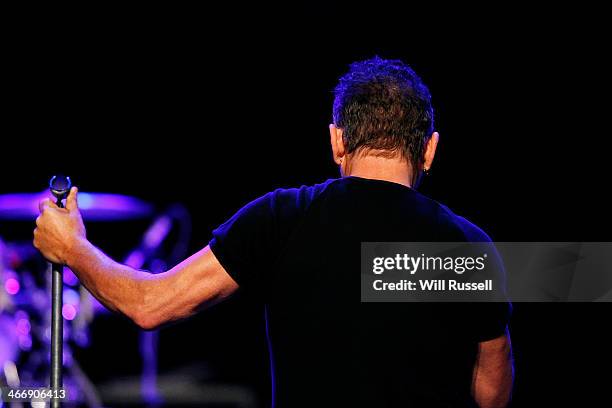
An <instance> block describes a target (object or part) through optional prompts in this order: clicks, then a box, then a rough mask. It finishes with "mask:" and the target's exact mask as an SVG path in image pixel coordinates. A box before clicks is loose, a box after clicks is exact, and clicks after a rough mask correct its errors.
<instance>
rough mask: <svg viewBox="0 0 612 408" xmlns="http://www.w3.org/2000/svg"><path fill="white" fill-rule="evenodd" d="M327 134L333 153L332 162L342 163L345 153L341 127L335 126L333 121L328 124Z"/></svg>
mask: <svg viewBox="0 0 612 408" xmlns="http://www.w3.org/2000/svg"><path fill="white" fill-rule="evenodd" d="M329 136H330V142H331V148H332V152H333V154H334V162H336V164H337V165H340V164H342V160H343V158H344V155H345V149H344V138H343V137H342V129H341V128H339V127H336V125H334V124H333V123H332V124H331V125H329Z"/></svg>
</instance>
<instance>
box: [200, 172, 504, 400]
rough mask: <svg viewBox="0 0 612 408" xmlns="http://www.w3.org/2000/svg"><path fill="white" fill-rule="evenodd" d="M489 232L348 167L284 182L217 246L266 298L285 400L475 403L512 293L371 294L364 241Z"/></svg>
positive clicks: (480, 236)
mask: <svg viewBox="0 0 612 408" xmlns="http://www.w3.org/2000/svg"><path fill="white" fill-rule="evenodd" d="M410 241H412V242H419V241H422V242H436V241H446V242H466V241H467V242H489V241H490V239H489V237H488V236H487V235H486V234H485V233H484V232H483V231H482V230H480V229H479V228H478V227H476V226H475V225H473V224H471V223H470V222H468V221H467V220H465V219H464V218H461V217H459V216H457V215H455V214H453V213H452V212H451V211H450V210H449V209H448V208H446V207H445V206H443V205H441V204H439V203H437V202H435V201H433V200H431V199H429V198H427V197H425V196H423V195H422V194H420V193H418V192H416V191H415V190H413V189H411V188H408V187H405V186H403V185H400V184H396V183H391V182H386V181H380V180H370V179H364V178H358V177H345V178H341V179H334V180H328V181H326V182H325V183H322V184H318V185H315V186H310V187H306V186H303V187H300V188H298V189H279V190H276V191H274V192H271V193H268V194H266V195H264V196H263V197H261V198H259V199H257V200H255V201H253V202H251V203H250V204H248V205H246V206H245V207H244V208H242V209H241V210H240V211H239V212H238V213H236V214H235V215H234V216H233V217H232V218H231V219H230V220H229V221H227V222H226V223H225V224H223V225H221V226H220V227H219V228H217V229H216V230H215V231H214V232H213V239H212V240H211V242H210V247H211V249H212V251H213V253H214V254H215V256H216V257H217V259H218V260H219V262H220V263H221V265H223V267H224V268H225V269H226V271H227V272H228V273H229V274H230V275H231V276H232V277H233V278H234V279H235V280H236V282H238V284H239V285H240V287H241V289H242V290H245V291H251V292H252V293H254V294H256V295H257V296H259V297H260V299H261V300H262V301H263V302H264V303H265V304H266V308H267V319H268V328H269V341H270V343H271V346H272V347H271V349H272V354H273V355H272V360H273V362H274V375H273V379H274V382H275V384H274V389H275V394H276V395H275V400H276V405H275V406H276V407H278V408H285V407H306V406H309V407H323V406H324V407H327V406H347V407H349V406H350V407H429V408H431V407H470V406H474V405H473V404H474V403H473V401H472V398H471V396H470V386H471V380H472V368H473V364H474V359H475V356H476V351H477V344H478V342H480V341H484V340H489V339H492V338H495V337H498V336H500V335H502V334H503V332H504V330H505V328H506V325H507V320H508V315H509V305H508V304H505V303H486V304H485V303H479V304H475V303H461V304H457V303H454V304H449V303H361V299H360V248H361V242H410Z"/></svg>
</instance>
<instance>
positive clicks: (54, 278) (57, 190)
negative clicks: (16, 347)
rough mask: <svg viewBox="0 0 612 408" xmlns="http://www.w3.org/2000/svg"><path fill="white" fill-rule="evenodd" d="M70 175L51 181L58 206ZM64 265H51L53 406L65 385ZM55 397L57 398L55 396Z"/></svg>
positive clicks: (68, 188) (51, 188)
mask: <svg viewBox="0 0 612 408" xmlns="http://www.w3.org/2000/svg"><path fill="white" fill-rule="evenodd" d="M70 187H71V182H70V177H63V176H53V178H51V181H50V182H49V189H50V190H51V193H52V194H53V195H54V196H55V198H56V202H55V204H57V206H58V207H60V208H63V207H64V204H63V203H62V199H64V198H65V197H66V196H67V195H68V192H69V191H70ZM63 278H64V266H63V265H60V264H56V263H54V264H52V265H51V374H50V376H51V379H50V387H51V391H52V398H51V408H60V406H61V403H60V399H59V398H57V397H58V396H59V395H56V393H57V394H59V392H60V389H61V388H62V385H63V373H62V369H63V354H64V320H63V318H62V306H63V297H64V279H63ZM53 397H55V398H53Z"/></svg>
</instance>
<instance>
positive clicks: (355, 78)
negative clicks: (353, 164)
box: [333, 57, 434, 172]
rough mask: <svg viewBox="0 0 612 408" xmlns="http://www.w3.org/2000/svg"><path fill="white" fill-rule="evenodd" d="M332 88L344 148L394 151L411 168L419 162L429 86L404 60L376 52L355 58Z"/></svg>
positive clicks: (429, 112)
mask: <svg viewBox="0 0 612 408" xmlns="http://www.w3.org/2000/svg"><path fill="white" fill-rule="evenodd" d="M334 94H335V98H334V111H333V115H334V123H335V125H336V126H337V127H339V128H341V129H343V132H344V133H343V137H344V142H345V144H346V146H347V151H348V153H353V152H355V151H358V150H360V149H377V150H384V151H386V152H388V154H389V155H393V154H396V153H397V152H399V153H400V154H401V155H402V156H403V157H405V158H406V159H407V160H408V161H409V162H410V163H411V164H412V167H413V169H414V171H415V172H416V171H417V170H418V169H419V168H420V166H421V165H422V162H423V155H424V148H425V145H426V142H427V140H429V137H430V136H431V134H432V132H433V126H434V116H433V108H432V107H431V95H430V94H429V90H428V89H427V87H426V86H425V84H424V83H423V82H422V81H421V78H419V77H418V75H417V74H416V73H415V72H414V71H413V70H412V69H411V68H410V67H409V66H408V65H406V64H404V63H403V62H402V61H400V60H385V59H382V58H380V57H374V58H372V59H368V60H365V61H360V62H354V63H352V64H351V66H350V70H349V72H347V73H346V74H345V75H343V76H342V77H341V78H340V80H339V82H338V85H337V86H336V88H335V90H334ZM383 154H384V153H383ZM384 155H386V154H384Z"/></svg>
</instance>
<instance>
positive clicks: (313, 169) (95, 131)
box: [0, 3, 612, 407]
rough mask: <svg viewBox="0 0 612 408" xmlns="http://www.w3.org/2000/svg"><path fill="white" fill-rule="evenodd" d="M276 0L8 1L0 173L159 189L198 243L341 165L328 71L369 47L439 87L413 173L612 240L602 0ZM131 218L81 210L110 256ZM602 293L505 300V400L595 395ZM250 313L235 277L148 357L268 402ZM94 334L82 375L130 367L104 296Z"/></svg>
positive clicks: (604, 337) (490, 219) (134, 360)
mask: <svg viewBox="0 0 612 408" xmlns="http://www.w3.org/2000/svg"><path fill="white" fill-rule="evenodd" d="M355 8H358V6H355ZM279 10H280V9H277V8H274V7H272V6H261V7H258V8H257V9H256V10H255V9H254V10H246V11H247V13H244V14H242V17H238V16H236V15H235V14H233V13H232V11H231V10H225V12H224V13H221V14H216V13H213V12H212V11H199V12H198V13H196V14H191V12H190V11H189V10H185V11H184V12H183V11H181V12H177V11H174V12H172V13H168V14H165V10H161V9H158V10H155V11H156V13H154V14H150V11H151V10H138V11H130V12H129V13H125V14H124V13H117V14H113V13H111V15H112V18H108V19H107V18H101V17H100V15H98V14H97V13H93V14H90V13H87V14H86V15H84V16H82V17H81V18H79V19H75V20H72V21H71V22H70V24H67V23H65V22H64V21H63V20H62V23H61V24H60V23H59V22H58V23H57V24H56V23H55V22H52V23H49V22H48V21H47V22H46V23H48V24H44V25H42V26H41V25H39V22H41V21H43V22H44V20H45V18H44V16H39V15H38V16H37V19H36V22H34V23H32V22H28V21H27V20H28V18H27V17H28V15H27V14H26V15H25V16H24V15H20V18H21V19H23V20H24V24H17V26H16V27H15V28H14V29H12V30H11V32H10V35H9V36H8V44H7V49H6V53H5V57H4V58H3V59H4V62H3V65H4V69H5V73H4V75H3V79H4V80H3V96H2V99H3V101H4V103H3V115H2V116H3V125H4V126H3V131H2V141H1V144H0V155H1V156H0V166H1V169H2V174H3V180H2V184H0V193H5V192H22V191H23V192H27V191H33V192H34V191H41V190H42V189H44V188H45V185H46V182H47V180H48V177H49V176H50V175H51V174H54V173H55V172H58V171H61V172H64V173H66V174H69V175H70V176H71V177H72V179H73V181H74V182H75V183H76V184H77V185H79V187H80V188H81V190H82V191H107V192H114V193H122V194H128V195H134V196H138V197H140V198H143V199H146V200H148V201H151V202H153V203H155V204H156V206H157V208H159V209H163V208H165V207H166V206H167V205H168V204H170V203H172V202H181V203H183V204H185V205H186V206H187V207H188V209H189V210H190V212H191V214H192V218H193V230H194V233H193V237H192V241H191V250H192V251H195V250H197V249H199V248H201V247H202V246H204V245H206V243H207V242H208V240H209V239H210V232H211V230H212V229H213V228H214V227H216V226H217V225H219V224H220V223H222V222H223V221H224V220H226V219H227V218H228V217H229V216H230V215H232V214H233V213H234V212H235V211H236V210H238V209H239V208H240V207H241V206H242V205H244V204H246V203H247V202H248V201H250V200H252V199H254V198H256V197H258V196H260V195H262V194H264V193H265V192H267V191H269V190H272V189H274V188H277V187H281V186H296V185H300V184H309V183H315V182H320V181H322V180H324V179H326V178H330V177H335V176H336V175H337V170H336V168H335V167H334V165H333V163H332V161H331V154H330V151H329V147H328V133H327V132H328V131H327V125H328V123H329V122H330V120H331V119H330V117H331V102H332V89H333V87H334V85H335V81H336V79H337V78H338V76H339V75H341V74H342V73H343V72H344V71H345V70H346V69H347V65H348V64H349V63H350V62H351V61H354V60H359V59H363V58H367V57H371V56H373V55H380V56H382V57H386V58H400V59H402V60H404V61H405V62H407V63H409V64H410V65H411V66H412V67H413V68H414V69H415V70H416V71H417V72H418V73H419V74H420V75H421V76H422V78H423V80H424V81H425V82H426V83H427V84H428V85H429V87H430V90H431V92H432V95H433V103H434V108H435V110H436V120H437V124H436V129H437V130H438V131H439V132H440V134H441V141H440V146H439V151H438V155H437V156H436V160H435V163H434V166H433V170H432V175H431V177H429V178H428V179H427V180H426V181H425V183H424V185H423V186H422V188H421V190H422V191H423V192H424V193H425V194H427V195H429V196H431V197H432V198H434V199H436V200H439V201H441V202H443V203H445V204H446V205H448V206H449V207H450V208H452V209H453V210H454V211H455V212H457V213H458V214H461V215H464V216H466V217H467V218H468V219H470V220H471V221H473V222H474V223H476V224H478V225H479V226H481V227H482V228H483V229H484V230H485V231H487V232H488V233H489V235H491V237H492V238H493V239H494V240H497V241H513V240H516V241H610V220H609V215H608V214H609V213H608V210H609V207H610V199H609V195H608V194H607V193H608V190H609V187H610V182H609V175H610V172H609V169H608V166H607V164H608V163H607V160H609V159H608V157H609V154H608V151H607V146H608V143H607V139H608V138H609V132H608V122H609V108H610V103H609V101H608V94H609V91H610V83H609V82H610V81H609V76H608V75H609V74H608V72H609V68H610V67H609V63H608V62H607V61H606V54H607V52H608V51H607V48H608V47H607V44H606V43H607V40H606V38H607V34H608V33H607V29H606V28H605V25H604V24H603V23H602V21H600V20H601V18H599V17H598V16H600V15H601V13H600V10H592V9H589V8H588V7H587V6H586V5H585V6H584V7H583V8H581V9H577V8H574V7H573V6H571V7H570V6H568V7H567V8H565V9H559V8H558V7H557V8H554V9H553V8H542V10H535V9H533V8H531V9H518V8H515V9H506V10H483V9H478V10H476V9H474V10H470V9H468V10H465V9H464V10H462V11H463V12H464V13H465V16H463V15H461V16H459V15H454V14H453V13H454V10H445V11H447V12H448V13H447V14H445V19H442V16H441V15H438V14H436V13H432V12H429V14H427V15H426V16H427V17H424V18H419V17H418V16H420V15H421V14H419V12H418V11H417V10H415V9H413V10H399V9H395V8H390V9H387V10H382V12H381V13H372V14H370V13H369V10H363V11H365V13H364V14H363V15H362V16H359V17H353V16H352V15H349V14H348V13H343V12H342V11H343V10H342V8H339V7H337V8H336V9H328V8H327V7H324V6H322V5H320V4H318V3H313V4H312V5H310V6H308V7H303V8H301V9H297V10H288V9H285V10H280V11H282V12H284V14H282V17H272V16H271V14H270V13H271V11H279ZM254 11H257V12H258V13H257V15H255V14H253V15H251V16H249V13H250V12H254ZM379 11H381V10H379ZM477 11H478V12H481V13H484V14H483V17H481V16H480V15H476V14H475V13H476V12H477ZM245 16H249V17H245ZM214 22H216V23H220V24H219V26H218V27H217V26H215V27H213V23H214ZM146 225H147V223H146V222H128V223H112V224H93V223H92V224H91V225H89V226H88V227H89V229H88V234H89V238H90V239H91V240H92V241H93V242H94V243H95V244H97V245H99V246H100V247H102V248H104V249H105V250H107V251H109V253H110V254H111V255H114V256H116V257H119V258H121V257H122V256H123V255H125V253H127V251H128V250H129V249H130V248H132V247H133V246H134V245H136V244H137V243H138V240H139V239H140V236H139V234H141V233H142V232H143V231H144V228H145V227H146ZM31 229H32V225H28V223H24V222H6V221H5V222H2V223H0V236H3V237H5V238H7V239H8V238H10V239H14V240H18V239H29V234H30V233H31ZM611 311H612V308H611V307H610V305H608V304H516V305H515V310H514V316H513V320H512V324H511V330H512V335H513V346H514V353H515V362H516V386H515V394H514V406H517V407H523V406H558V405H561V404H567V403H574V404H578V405H577V406H585V407H586V406H602V405H605V403H606V402H608V403H609V402H610V398H609V396H608V395H607V393H606V391H607V390H606V388H605V387H604V386H609V383H610V373H609V371H606V370H609V368H610V366H611V365H610V364H611V363H612V352H611V351H610V344H612V335H611V334H610V331H609V330H608V329H609V326H610V312H611ZM261 323H262V313H261V310H260V309H259V308H254V307H252V301H251V300H250V299H248V298H246V297H244V296H242V297H238V298H237V299H234V300H232V301H230V302H228V304H224V305H220V306H218V307H216V308H215V309H213V310H210V311H208V312H206V313H204V314H201V315H199V316H197V317H196V318H194V319H191V320H190V321H188V322H184V323H182V324H180V325H176V326H173V327H170V328H166V329H164V330H162V332H161V334H160V370H161V371H162V372H164V373H168V372H170V373H171V372H175V371H176V370H178V369H179V368H180V367H185V366H188V365H193V364H201V363H202V362H204V363H205V364H206V366H207V367H208V368H209V369H210V372H211V373H212V374H210V375H209V376H208V377H206V376H205V377H206V378H205V380H206V381H213V382H214V381H218V382H230V383H239V384H244V385H246V386H248V387H251V388H252V389H253V390H255V392H256V393H257V395H259V398H260V399H261V400H262V401H266V399H267V398H268V390H267V386H268V383H267V375H265V374H264V373H265V371H264V370H265V369H266V368H267V356H266V355H265V350H266V349H265V342H264V338H263V328H262V326H261ZM93 333H94V337H93V339H94V341H93V345H92V347H91V349H88V350H81V351H80V352H79V353H78V355H79V356H80V358H82V361H83V364H84V368H85V369H86V371H87V372H88V373H89V374H90V375H91V377H92V378H93V379H94V380H95V381H100V382H103V381H107V380H109V379H111V378H112V377H113V376H117V375H130V374H137V373H138V365H139V364H140V363H139V359H138V355H137V345H136V339H137V332H136V330H135V329H134V328H133V327H132V326H131V325H130V324H129V323H128V322H126V321H124V320H122V319H121V318H118V317H108V316H107V317H102V318H100V319H99V321H96V323H94V326H93ZM109 356H117V358H116V359H115V362H114V363H113V364H112V365H109V364H108V363H107V362H108V359H109V358H110V357H109Z"/></svg>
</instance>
